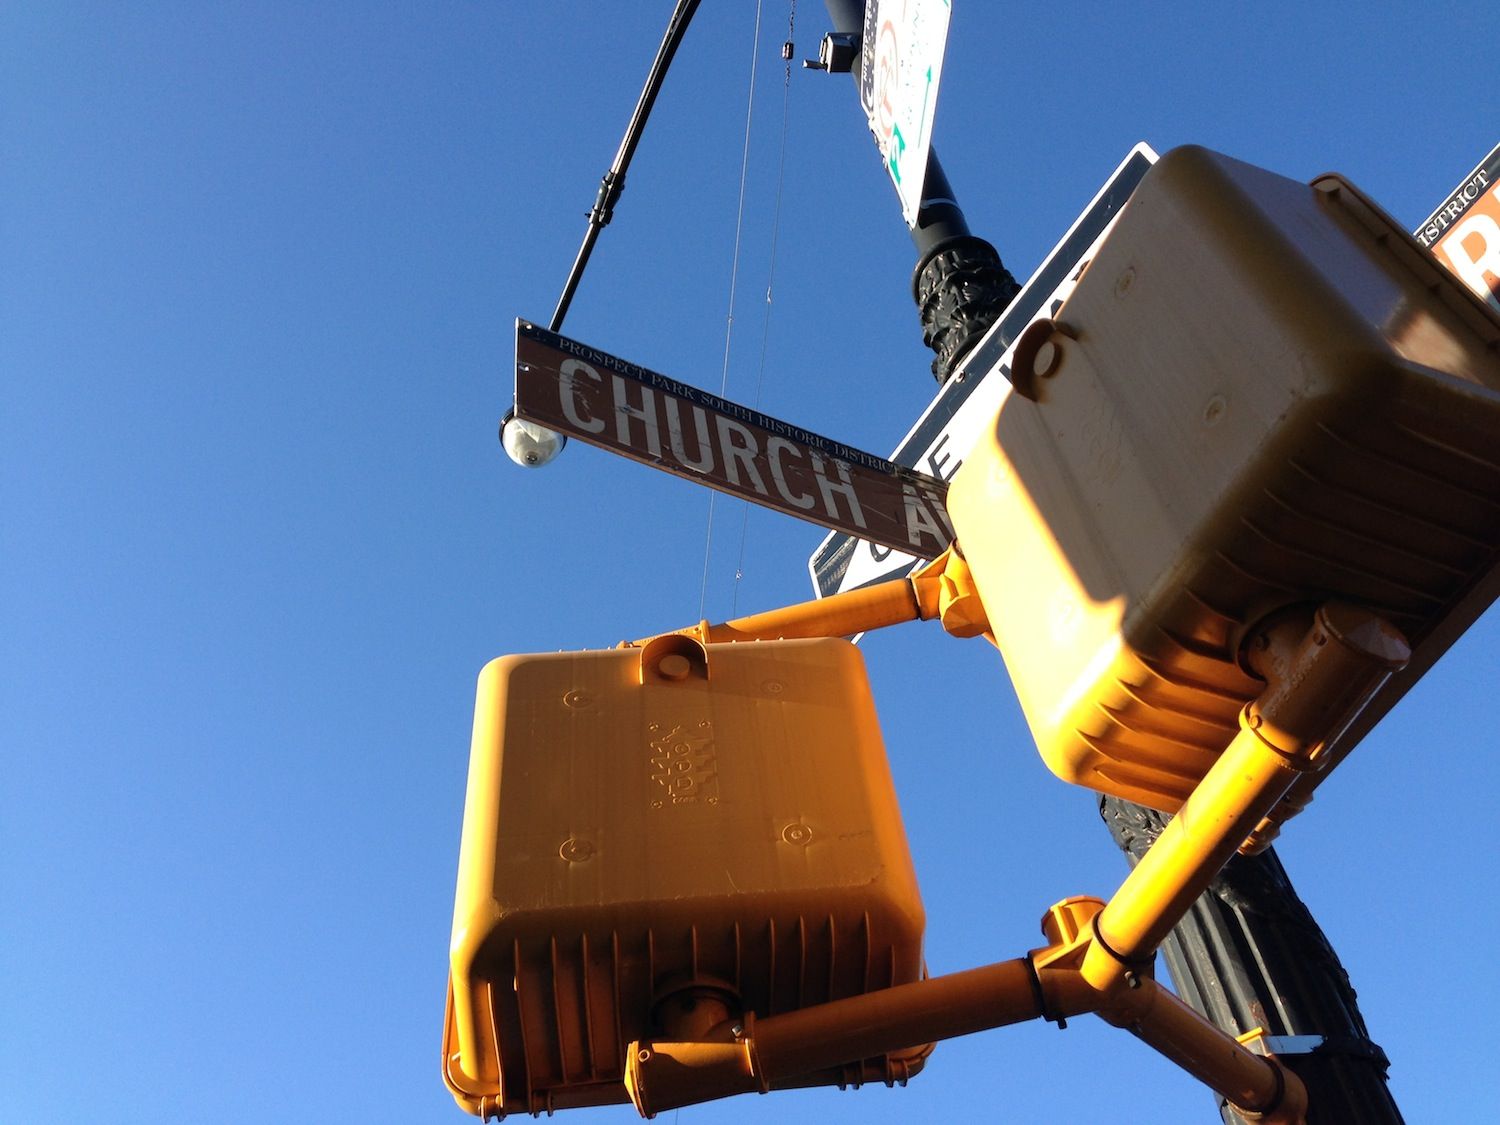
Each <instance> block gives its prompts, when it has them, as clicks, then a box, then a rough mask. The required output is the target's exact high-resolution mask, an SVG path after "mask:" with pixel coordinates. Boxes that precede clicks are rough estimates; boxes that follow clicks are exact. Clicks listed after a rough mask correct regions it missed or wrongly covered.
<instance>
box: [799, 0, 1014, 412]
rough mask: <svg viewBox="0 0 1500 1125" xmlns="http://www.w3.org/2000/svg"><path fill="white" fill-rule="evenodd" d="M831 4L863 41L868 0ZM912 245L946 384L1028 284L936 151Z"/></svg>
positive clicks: (918, 288) (917, 292)
mask: <svg viewBox="0 0 1500 1125" xmlns="http://www.w3.org/2000/svg"><path fill="white" fill-rule="evenodd" d="M824 2H825V4H826V5H827V7H828V15H829V17H830V18H831V19H832V20H833V29H834V34H835V35H837V36H841V37H844V38H845V40H846V41H848V40H849V38H850V37H852V38H853V39H854V40H858V38H859V37H860V36H862V35H863V33H864V26H865V5H864V2H863V0H824ZM855 55H856V57H857V55H858V51H856V52H855ZM851 73H853V75H854V83H855V86H856V88H858V85H859V80H860V79H859V68H858V67H857V66H855V67H854V68H853V70H852V71H851ZM911 240H912V242H913V243H914V244H915V245H916V248H917V266H916V269H915V270H914V271H913V273H912V283H911V284H912V297H913V298H914V299H915V300H916V302H917V309H918V311H919V312H920V313H921V317H922V340H923V342H924V343H926V344H927V346H928V347H930V348H931V349H932V350H933V352H934V353H935V357H934V359H933V361H932V374H933V376H934V377H935V378H936V379H937V381H938V382H939V383H942V382H946V381H947V379H948V377H949V376H950V375H952V374H953V372H954V370H955V369H956V367H957V366H958V362H959V360H961V359H962V358H963V357H964V355H965V354H966V353H967V352H968V351H969V349H970V348H971V347H973V346H974V345H975V344H977V343H978V342H979V338H980V337H981V336H983V335H984V332H985V330H986V329H987V328H989V326H990V325H991V324H993V323H994V322H995V320H996V318H998V317H999V315H1000V314H1001V313H1002V312H1004V311H1005V306H1006V305H1008V304H1010V301H1011V298H1012V297H1014V296H1015V295H1016V293H1017V291H1018V290H1019V289H1020V286H1019V285H1018V284H1017V283H1016V279H1015V278H1014V277H1012V276H1011V274H1010V271H1009V270H1007V269H1006V268H1005V266H1004V264H1003V263H1002V262H1001V261H1000V255H999V253H998V252H997V251H996V250H995V248H994V247H993V246H991V245H990V244H989V243H988V242H986V241H985V240H984V239H982V238H979V237H978V236H976V235H974V234H973V233H971V232H970V230H969V224H968V221H967V220H966V219H965V218H964V213H963V210H962V209H961V208H960V207H959V205H958V200H957V199H956V198H955V196H954V193H953V188H952V187H951V186H950V185H949V183H948V176H947V173H945V172H944V171H943V164H942V161H940V160H939V159H938V154H937V150H936V149H930V150H929V151H928V154H927V176H926V179H925V180H924V181H923V186H922V203H921V206H920V207H919V208H918V210H917V223H916V225H915V226H914V227H912V228H911Z"/></svg>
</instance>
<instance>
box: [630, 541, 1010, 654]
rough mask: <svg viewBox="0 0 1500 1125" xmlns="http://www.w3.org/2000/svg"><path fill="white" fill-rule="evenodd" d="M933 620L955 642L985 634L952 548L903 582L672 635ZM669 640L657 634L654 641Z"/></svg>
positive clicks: (724, 636)
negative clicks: (660, 638)
mask: <svg viewBox="0 0 1500 1125" xmlns="http://www.w3.org/2000/svg"><path fill="white" fill-rule="evenodd" d="M933 618H937V619H938V620H939V621H940V622H941V623H942V626H943V628H944V629H946V630H947V631H948V632H949V633H951V634H952V635H953V636H955V637H977V636H980V635H982V634H985V633H987V632H988V630H989V622H988V620H986V618H985V616H984V606H983V604H982V603H981V602H980V600H979V594H978V592H977V591H976V590H975V588H974V581H973V577H972V576H971V575H970V573H969V567H968V564H967V563H966V562H965V561H964V558H963V555H962V554H960V553H959V552H958V550H957V548H955V547H950V548H948V550H947V551H945V552H943V554H941V555H939V556H938V557H937V558H935V559H933V560H932V561H931V562H929V563H927V564H926V565H924V566H923V567H921V568H920V569H919V570H917V571H915V572H914V573H913V574H912V575H910V576H909V577H907V578H895V579H892V580H891V581H889V582H878V583H876V584H875V585H873V586H865V587H863V588H861V589H858V590H847V591H845V592H843V593H841V594H831V595H829V596H828V597H826V598H815V599H812V600H810V601H805V602H799V603H797V604H796V605H790V606H783V607H782V608H780V609H773V610H769V611H767V612H765V613H756V614H751V615H750V616H748V617H738V618H735V619H734V620H732V621H725V622H723V623H722V624H717V625H714V624H710V623H709V622H707V621H701V622H699V623H698V624H697V625H693V626H689V627H688V628H686V629H679V630H677V633H676V634H675V635H683V636H689V637H693V638H695V639H696V640H698V641H699V642H701V643H704V644H710V643H713V644H721V643H726V642H730V641H770V640H788V639H792V638H798V637H800V638H808V637H852V636H854V635H856V634H858V633H867V632H869V631H870V630H872V629H882V628H884V627H886V626H887V625H901V624H904V623H906V622H908V621H929V620H932V619H933ZM672 635H674V634H658V637H660V636H672ZM654 639H656V638H652V637H647V638H644V639H642V640H638V641H627V642H626V643H625V645H624V646H622V647H627V648H629V647H638V646H641V645H644V644H648V643H650V642H651V641H652V640H654Z"/></svg>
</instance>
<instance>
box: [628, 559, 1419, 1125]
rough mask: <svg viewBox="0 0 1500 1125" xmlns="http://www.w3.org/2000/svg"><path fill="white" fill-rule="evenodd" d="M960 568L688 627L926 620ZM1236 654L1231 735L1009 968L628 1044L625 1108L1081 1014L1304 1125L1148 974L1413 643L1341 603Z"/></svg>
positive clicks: (716, 636) (729, 630) (664, 1104)
mask: <svg viewBox="0 0 1500 1125" xmlns="http://www.w3.org/2000/svg"><path fill="white" fill-rule="evenodd" d="M955 559H957V564H955V561H954V560H955ZM961 562H962V560H961V559H958V556H957V555H956V553H955V554H953V555H950V556H945V557H944V558H943V559H940V560H938V561H937V562H936V563H934V564H933V566H932V567H929V568H927V569H925V570H924V571H922V572H919V573H918V574H917V575H914V576H913V577H912V579H911V580H910V583H886V584H884V585H883V586H877V587H873V588H871V589H870V590H868V591H860V592H859V593H860V595H861V596H860V597H858V598H847V597H846V598H845V599H843V600H840V601H838V602H837V603H836V606H835V607H833V612H832V613H828V614H825V615H823V616H819V614H818V612H817V610H818V606H819V603H813V604H812V606H801V607H792V609H791V610H782V611H778V613H774V614H764V615H762V616H761V617H757V618H745V619H742V620H741V621H737V622H729V623H727V624H726V625H723V626H707V625H705V626H703V627H702V628H703V629H704V630H705V631H706V632H704V633H702V634H700V635H702V636H703V637H704V639H705V640H738V639H751V638H755V637H767V636H784V635H787V634H786V633H783V632H774V630H779V629H785V628H808V629H815V628H818V627H820V625H821V626H828V625H830V623H834V622H837V623H839V624H838V625H837V626H834V627H835V628H836V629H848V630H850V631H859V630H863V629H869V628H874V627H876V624H891V623H894V622H895V621H897V620H910V619H912V618H916V617H933V616H941V615H942V612H943V610H942V606H943V605H944V601H945V599H947V604H948V605H950V606H952V605H956V604H961V603H962V598H963V592H962V589H957V591H956V593H955V586H956V584H955V583H953V577H954V574H953V572H952V571H950V570H949V568H950V567H954V568H955V569H956V566H957V565H959V564H961ZM943 581H948V582H949V583H950V586H949V587H947V588H944V587H943V586H942V585H941V582H943ZM828 601H829V602H834V599H828ZM945 624H946V622H945ZM950 631H951V630H950ZM794 635H807V634H804V633H798V634H794ZM1246 647H1247V652H1246V657H1245V659H1246V662H1247V664H1249V666H1250V667H1251V668H1252V669H1253V670H1254V671H1255V673H1256V674H1257V675H1259V676H1261V677H1262V678H1263V679H1264V680H1265V681H1266V686H1265V689H1264V690H1263V691H1262V692H1261V694H1260V695H1259V696H1258V697H1257V698H1256V699H1255V700H1254V701H1253V702H1252V703H1250V704H1249V705H1248V706H1247V707H1246V708H1245V710H1244V713H1243V715H1242V718H1241V727H1242V729H1241V732H1240V735H1239V736H1238V737H1237V738H1236V739H1235V740H1234V741H1233V742H1232V743H1231V744H1230V745H1229V747H1228V748H1227V749H1225V751H1224V752H1223V754H1222V755H1221V756H1220V758H1219V760H1218V762H1217V763H1216V765H1215V766H1214V767H1213V768H1211V769H1210V770H1209V771H1208V773H1207V774H1206V775H1205V776H1204V778H1203V780H1202V781H1201V782H1200V783H1199V785H1198V787H1197V789H1196V790H1194V792H1193V794H1192V795H1191V796H1190V797H1189V798H1188V800H1187V802H1186V803H1185V804H1184V805H1183V806H1182V809H1181V810H1180V811H1179V813H1178V815H1177V817H1176V818H1175V819H1174V820H1173V821H1172V822H1171V823H1170V824H1169V825H1168V826H1167V828H1166V829H1165V830H1164V831H1163V832H1162V834H1161V836H1160V837H1159V838H1158V840H1157V842H1156V843H1155V844H1154V845H1153V846H1152V848H1151V849H1150V850H1149V851H1148V852H1147V853H1146V855H1145V856H1144V857H1143V858H1142V859H1141V861H1140V863H1139V864H1137V865H1136V867H1135V869H1134V870H1133V871H1132V872H1131V874H1130V875H1129V877H1128V878H1126V880H1125V882H1124V883H1123V884H1122V885H1121V886H1120V889H1119V890H1118V891H1117V892H1116V893H1115V895H1114V897H1113V898H1112V899H1111V900H1110V901H1109V902H1108V903H1107V904H1106V903H1104V902H1101V901H1100V900H1098V899H1092V898H1076V899H1068V900H1065V901H1064V902H1061V903H1059V904H1058V905H1056V906H1054V907H1053V908H1052V909H1051V910H1050V911H1049V912H1048V915H1047V917H1046V918H1045V919H1044V921H1043V933H1044V934H1045V935H1046V937H1047V940H1048V941H1049V942H1050V943H1051V944H1050V945H1048V946H1047V947H1045V948H1043V949H1039V950H1033V951H1032V952H1031V953H1029V954H1028V955H1027V956H1026V957H1023V958H1019V959H1017V960H1014V961H1003V962H999V963H997V964H994V965H989V966H986V967H984V968H980V969H971V970H968V971H966V972H960V973H954V974H951V975H949V976H943V977H933V978H930V979H927V980H923V981H918V982H915V983H911V984H903V985H898V986H896V987H893V988H887V989H882V990H879V991H876V992H870V993H866V994H864V995H861V996H856V997H852V998H850V999H846V1000H837V1001H834V1002H832V1003H828V1004H820V1005H814V1006H812V1007H809V1008H803V1009H800V1010H798V1011H794V1012H788V1013H785V1014H782V1015H777V1016H771V1017H768V1018H765V1019H759V1020H758V1019H755V1018H754V1016H753V1014H752V1013H744V1014H743V1015H739V1016H737V1017H733V1018H727V1019H725V1020H724V1021H723V1022H722V1023H720V1024H719V1025H717V1026H715V1027H714V1028H712V1029H707V1030H706V1032H705V1033H704V1034H702V1035H700V1036H695V1037H694V1038H693V1039H691V1040H689V1041H660V1042H638V1043H633V1044H631V1049H630V1052H629V1069H628V1073H627V1077H626V1085H627V1086H628V1088H629V1090H630V1094H631V1098H632V1100H633V1101H634V1102H635V1104H636V1108H637V1109H639V1110H640V1111H641V1112H642V1113H643V1114H646V1115H650V1114H652V1113H657V1112H660V1111H661V1110H663V1109H671V1108H674V1107H676V1106H681V1105H687V1104H691V1103H692V1102H696V1101H701V1100H705V1099H706V1098H710V1097H722V1096H724V1095H725V1094H730V1093H738V1092H746V1091H750V1090H756V1089H760V1090H765V1089H769V1088H770V1087H771V1085H772V1084H785V1083H786V1081H787V1080H788V1079H792V1078H795V1077H796V1076H798V1075H801V1074H807V1073H810V1072H814V1071H821V1070H827V1069H828V1068H830V1067H835V1066H838V1065H839V1064H841V1063H844V1062H847V1061H848V1060H851V1059H862V1058H870V1057H872V1056H878V1055H882V1054H888V1053H891V1052H899V1051H901V1050H902V1049H903V1048H906V1047H908V1046H909V1045H911V1044H917V1043H928V1042H932V1041H934V1040H937V1039H945V1038H949V1037H952V1036H956V1035H965V1034H968V1033H970V1032H973V1031H978V1030H980V1029H983V1028H989V1027H999V1026H1002V1025H1004V1024H1009V1023H1018V1022H1021V1021H1024V1020H1029V1019H1034V1018H1037V1017H1041V1018H1045V1019H1051V1020H1059V1021H1061V1020H1063V1019H1065V1018H1067V1017H1070V1016H1074V1015H1079V1014H1082V1013H1086V1012H1094V1013H1097V1014H1098V1015H1100V1016H1101V1017H1103V1018H1104V1019H1105V1020H1107V1021H1108V1022H1110V1023H1112V1024H1115V1025H1116V1026H1118V1027H1123V1028H1127V1029H1129V1030H1130V1031H1131V1032H1133V1033H1134V1034H1135V1035H1136V1036H1138V1037H1139V1038H1140V1039H1141V1040H1143V1041H1144V1042H1146V1043H1147V1044H1149V1045H1150V1046H1152V1047H1154V1048H1155V1049H1156V1050H1158V1051H1160V1052H1161V1053H1162V1054H1164V1055H1165V1056H1167V1057H1168V1058H1170V1059H1171V1060H1173V1061H1174V1062H1176V1063H1177V1064H1178V1065H1179V1066H1181V1067H1183V1069H1185V1070H1187V1071H1188V1072H1189V1073H1191V1074H1193V1075H1194V1076H1195V1077H1197V1078H1199V1079H1200V1080H1201V1081H1203V1082H1204V1083H1206V1084H1207V1085H1209V1086H1211V1087H1212V1088H1213V1089H1214V1090H1216V1091H1218V1092H1219V1093H1220V1094H1223V1095H1224V1096H1225V1097H1226V1098H1227V1099H1228V1100H1229V1101H1230V1102H1231V1103H1232V1104H1233V1105H1235V1106H1236V1107H1238V1108H1239V1109H1240V1110H1241V1111H1242V1112H1245V1113H1249V1114H1251V1115H1255V1116H1256V1119H1257V1120H1259V1121H1262V1122H1265V1123H1273V1122H1274V1123H1278V1125H1297V1123H1299V1122H1302V1121H1303V1120H1304V1117H1305V1111H1306V1107H1307V1095H1306V1091H1305V1089H1304V1088H1303V1086H1302V1084H1301V1082H1300V1081H1299V1080H1298V1079H1297V1077H1296V1076H1295V1075H1294V1074H1292V1073H1291V1072H1290V1071H1289V1070H1287V1069H1286V1068H1285V1067H1283V1066H1282V1065H1281V1064H1280V1063H1279V1062H1277V1061H1276V1060H1275V1059H1273V1058H1269V1057H1265V1056H1262V1055H1259V1054H1256V1053H1255V1052H1253V1051H1251V1050H1249V1049H1247V1048H1246V1047H1245V1045H1244V1044H1242V1043H1241V1042H1239V1041H1238V1040H1236V1039H1234V1038H1233V1037H1231V1036H1230V1035H1228V1034H1226V1033H1225V1032H1223V1031H1221V1030H1219V1029H1218V1028H1216V1027H1214V1026H1213V1025H1212V1024H1211V1023H1209V1022H1208V1021H1207V1020H1205V1019H1204V1018H1203V1017H1202V1016H1200V1015H1198V1014H1197V1013H1196V1012H1194V1011H1193V1010H1192V1009H1190V1008H1188V1007H1187V1006H1186V1005H1185V1004H1183V1003H1182V1001H1180V1000H1179V999H1178V998H1177V997H1175V996H1173V995H1172V994H1171V993H1170V992H1168V991H1166V990H1165V989H1162V988H1160V987H1159V986H1158V985H1157V984H1156V982H1155V981H1154V980H1153V979H1152V975H1151V974H1152V966H1153V963H1154V959H1155V955H1156V948H1157V946H1158V945H1159V944H1160V943H1161V941H1162V940H1163V939H1164V938H1165V937H1166V935H1167V934H1168V933H1169V932H1170V931H1171V929H1172V927H1173V926H1175V925H1176V924H1177V923H1178V921H1180V920H1181V918H1182V915H1183V913H1184V912H1185V911H1186V910H1187V908H1188V907H1189V905H1191V903H1192V902H1193V901H1194V899H1196V898H1197V897H1198V895H1199V894H1201V893H1202V892H1203V890H1204V888H1205V887H1206V886H1207V885H1208V883H1209V881H1210V880H1211V879H1212V878H1213V877H1214V875H1215V874H1217V873H1218V871H1219V869H1220V868H1221V867H1222V866H1223V865H1224V863H1225V861H1227V860H1228V858H1229V857H1230V856H1231V855H1232V854H1233V853H1234V852H1235V850H1236V849H1237V848H1239V847H1241V846H1242V845H1243V844H1244V843H1245V842H1246V838H1247V836H1249V835H1250V833H1251V832H1252V830H1253V829H1255V828H1256V826H1257V824H1259V823H1260V821H1261V820H1262V818H1263V817H1264V816H1265V815H1266V813H1267V812H1268V811H1269V810H1270V809H1271V808H1272V807H1274V806H1275V804H1276V802H1277V801H1278V800H1279V799H1280V797H1281V796H1282V794H1284V793H1285V792H1286V791H1287V789H1288V788H1290V787H1291V786H1292V785H1293V784H1294V783H1295V782H1296V781H1297V779H1299V778H1301V777H1303V776H1305V775H1306V774H1308V773H1313V772H1317V771H1319V770H1321V769H1322V768H1323V767H1324V766H1325V765H1326V764H1327V763H1326V762H1325V750H1326V748H1327V747H1328V746H1329V745H1330V744H1332V743H1334V742H1335V741H1336V740H1337V738H1338V736H1339V735H1340V734H1341V733H1342V731H1343V730H1344V728H1345V726H1347V724H1348V723H1349V722H1350V721H1352V720H1353V719H1354V717H1355V716H1357V715H1358V713H1359V711H1360V709H1361V708H1362V707H1363V706H1364V705H1365V704H1366V703H1367V702H1368V700H1369V699H1370V698H1371V697H1372V696H1373V695H1374V694H1375V693H1376V692H1377V691H1379V689H1380V687H1381V685H1382V684H1383V683H1384V682H1385V680H1386V679H1387V678H1388V677H1389V676H1390V675H1391V674H1392V673H1393V672H1394V671H1396V670H1397V669H1399V668H1400V667H1401V666H1402V665H1403V664H1404V663H1405V661H1406V659H1407V658H1408V656H1409V654H1410V650H1409V649H1408V647H1407V644H1406V641H1405V640H1404V638H1403V637H1402V636H1401V635H1400V634H1399V633H1398V632H1396V631H1395V630H1394V629H1393V628H1391V627H1390V626H1389V625H1388V624H1387V623H1385V622H1384V621H1382V620H1381V619H1380V618H1378V617H1376V616H1375V615H1374V614H1371V613H1369V612H1367V611H1364V610H1361V609H1357V608H1355V607H1352V606H1348V605H1342V604H1338V603H1330V604H1328V605H1325V606H1323V607H1321V608H1320V609H1319V610H1318V611H1317V613H1316V614H1314V615H1305V616H1300V617H1298V616H1295V615H1294V616H1291V617H1284V618H1280V619H1274V620H1272V621H1270V622H1268V623H1266V624H1265V625H1263V627H1262V628H1260V629H1259V630H1257V631H1256V632H1255V633H1254V634H1253V635H1252V636H1251V637H1250V638H1248V640H1247V646H1246Z"/></svg>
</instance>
